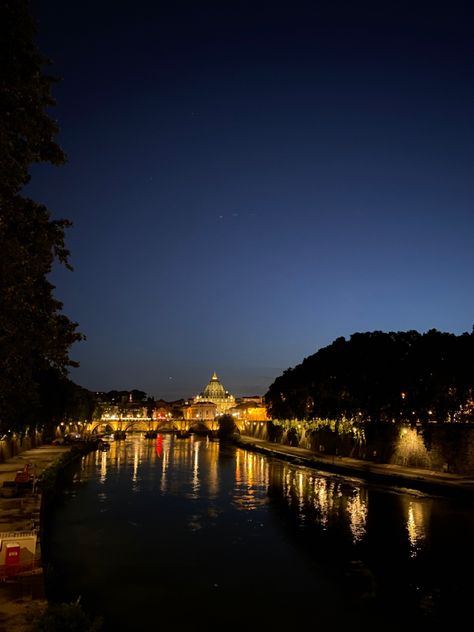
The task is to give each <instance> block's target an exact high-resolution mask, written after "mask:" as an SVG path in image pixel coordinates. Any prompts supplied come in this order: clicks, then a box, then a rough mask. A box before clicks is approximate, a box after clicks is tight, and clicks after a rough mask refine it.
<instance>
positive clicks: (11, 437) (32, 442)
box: [0, 430, 44, 463]
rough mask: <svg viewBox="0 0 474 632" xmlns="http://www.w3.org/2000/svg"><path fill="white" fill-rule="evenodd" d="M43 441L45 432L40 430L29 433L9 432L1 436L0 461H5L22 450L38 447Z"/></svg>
mask: <svg viewBox="0 0 474 632" xmlns="http://www.w3.org/2000/svg"><path fill="white" fill-rule="evenodd" d="M43 443H44V439H43V434H42V433H41V432H40V431H38V430H36V431H35V432H33V433H28V434H19V433H9V434H7V435H5V436H3V437H2V438H0V463H5V462H6V461H8V460H9V459H12V458H13V457H15V456H18V455H19V454H21V453H22V452H26V451H28V450H32V449H33V448H37V447H39V446H40V445H42V444H43Z"/></svg>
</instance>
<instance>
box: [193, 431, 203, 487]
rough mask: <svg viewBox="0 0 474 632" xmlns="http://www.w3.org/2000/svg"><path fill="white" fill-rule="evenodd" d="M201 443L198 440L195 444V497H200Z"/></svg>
mask: <svg viewBox="0 0 474 632" xmlns="http://www.w3.org/2000/svg"><path fill="white" fill-rule="evenodd" d="M200 445H201V444H200V443H199V442H197V441H196V443H195V444H194V446H193V447H194V450H193V457H192V464H193V480H192V488H193V497H194V498H198V496H199V487H200V484H199V446H200Z"/></svg>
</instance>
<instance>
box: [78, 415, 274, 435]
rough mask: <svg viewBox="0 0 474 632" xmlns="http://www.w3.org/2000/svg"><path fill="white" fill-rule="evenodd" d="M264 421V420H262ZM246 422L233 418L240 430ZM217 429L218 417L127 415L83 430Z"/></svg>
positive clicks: (97, 421) (97, 432)
mask: <svg viewBox="0 0 474 632" xmlns="http://www.w3.org/2000/svg"><path fill="white" fill-rule="evenodd" d="M262 423H266V422H262ZM245 424H246V422H245V421H243V420H240V419H235V425H236V426H237V428H238V429H239V431H240V432H242V431H243V429H244V427H245ZM218 429H219V419H212V420H211V419H206V420H203V419H148V418H143V417H137V418H133V417H127V418H125V419H100V420H95V421H91V422H89V423H87V424H86V425H85V428H84V430H85V431H86V433H88V434H104V433H112V432H149V431H155V432H180V431H182V432H193V431H194V432H212V431H216V430H218Z"/></svg>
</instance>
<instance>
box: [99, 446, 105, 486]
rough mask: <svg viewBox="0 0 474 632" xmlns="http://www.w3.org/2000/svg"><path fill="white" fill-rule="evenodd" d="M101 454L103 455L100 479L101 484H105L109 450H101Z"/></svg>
mask: <svg viewBox="0 0 474 632" xmlns="http://www.w3.org/2000/svg"><path fill="white" fill-rule="evenodd" d="M98 454H99V453H98ZM100 455H101V458H100V479H99V480H100V482H101V484H104V483H105V480H106V478H107V452H101V453H100Z"/></svg>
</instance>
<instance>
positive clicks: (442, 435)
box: [242, 420, 474, 476]
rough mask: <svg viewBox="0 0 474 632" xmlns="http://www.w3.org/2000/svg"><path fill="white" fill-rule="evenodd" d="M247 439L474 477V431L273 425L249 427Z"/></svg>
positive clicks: (451, 427) (428, 426)
mask: <svg viewBox="0 0 474 632" xmlns="http://www.w3.org/2000/svg"><path fill="white" fill-rule="evenodd" d="M242 435H244V436H248V437H254V438H257V439H263V440H267V441H270V442H272V443H276V444H280V445H283V446H285V445H286V446H290V447H300V448H305V449H308V450H311V451H312V452H314V454H315V455H319V456H336V457H337V456H339V457H350V458H354V459H360V460H362V461H366V462H370V463H380V464H383V463H385V464H391V465H396V466H404V467H416V468H421V469H426V470H431V471H437V472H449V473H453V474H458V475H460V476H474V426H471V425H467V424H462V425H461V424H440V425H437V424H426V425H424V426H417V425H414V426H410V425H408V424H353V423H350V422H347V421H341V422H335V421H331V420H319V421H311V422H306V421H298V420H273V421H268V422H254V423H249V424H246V425H245V427H244V429H243V430H242Z"/></svg>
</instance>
